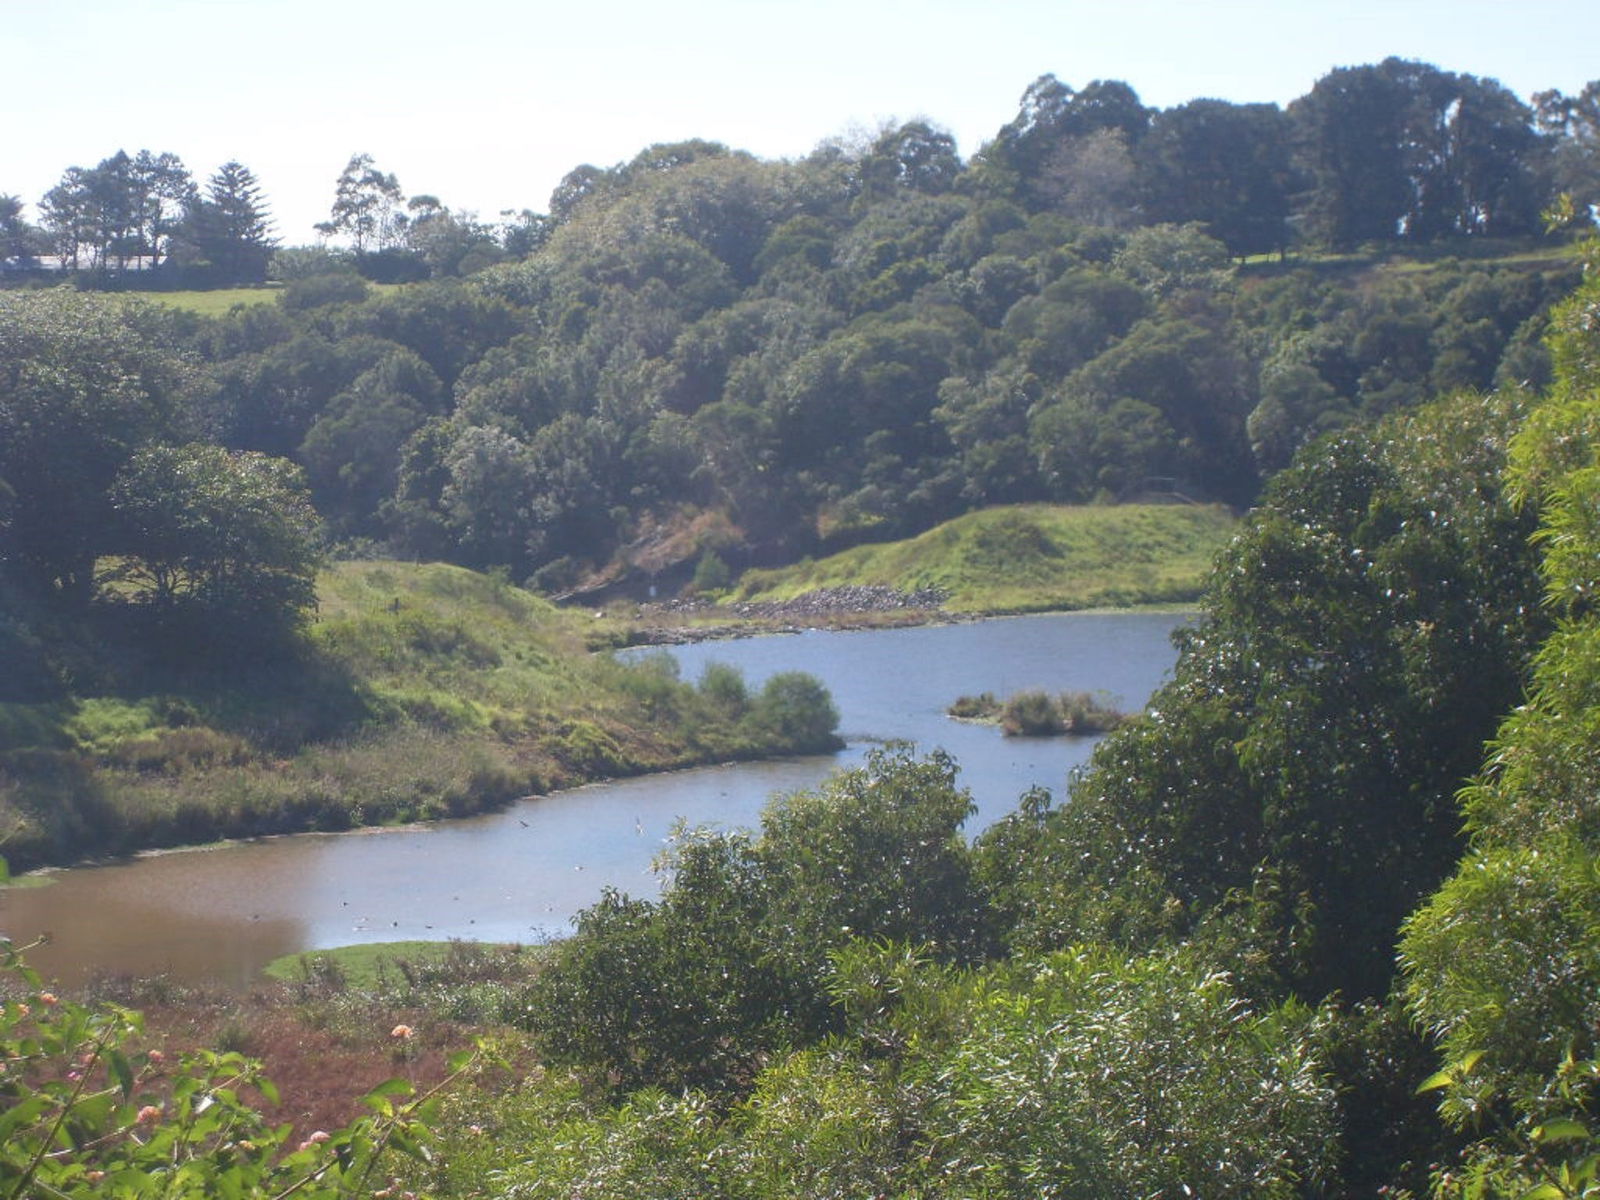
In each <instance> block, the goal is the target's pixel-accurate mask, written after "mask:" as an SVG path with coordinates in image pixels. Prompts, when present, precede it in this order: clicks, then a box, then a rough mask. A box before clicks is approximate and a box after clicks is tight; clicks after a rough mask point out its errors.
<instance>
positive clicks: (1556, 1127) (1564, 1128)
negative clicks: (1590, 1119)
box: [1533, 1119, 1590, 1145]
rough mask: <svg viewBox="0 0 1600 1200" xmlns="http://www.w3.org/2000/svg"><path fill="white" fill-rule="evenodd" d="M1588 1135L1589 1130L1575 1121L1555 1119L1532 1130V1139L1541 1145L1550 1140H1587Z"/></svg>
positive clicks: (1550, 1141)
mask: <svg viewBox="0 0 1600 1200" xmlns="http://www.w3.org/2000/svg"><path fill="white" fill-rule="evenodd" d="M1589 1137H1590V1134H1589V1130H1588V1129H1587V1128H1586V1127H1584V1126H1583V1125H1582V1124H1580V1123H1579V1122H1577V1121H1573V1120H1567V1119H1562V1120H1557V1121H1546V1122H1545V1123H1544V1124H1543V1125H1540V1126H1539V1127H1538V1128H1536V1129H1535V1130H1534V1131H1533V1140H1534V1141H1536V1142H1538V1143H1540V1144H1541V1145H1548V1144H1550V1143H1552V1142H1573V1141H1587V1140H1588V1139H1589Z"/></svg>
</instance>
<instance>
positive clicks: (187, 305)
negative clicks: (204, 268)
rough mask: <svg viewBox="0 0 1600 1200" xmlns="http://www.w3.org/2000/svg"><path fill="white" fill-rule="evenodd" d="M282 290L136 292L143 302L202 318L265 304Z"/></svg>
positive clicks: (240, 289) (223, 289)
mask: <svg viewBox="0 0 1600 1200" xmlns="http://www.w3.org/2000/svg"><path fill="white" fill-rule="evenodd" d="M281 290H282V289H280V288H278V287H276V286H274V285H271V284H268V285H266V286H263V287H237V288H216V289H214V290H212V291H204V292H201V291H185V292H138V293H135V294H136V295H138V296H139V297H140V298H142V299H145V300H154V301H156V302H157V303H160V304H170V305H171V306H172V307H173V308H181V309H184V310H186V311H188V312H192V313H199V314H200V315H201V316H202V317H220V316H223V315H225V314H226V313H227V312H229V311H230V310H231V309H232V308H233V307H234V305H236V304H267V303H270V302H271V301H273V300H276V299H277V298H278V293H279V292H280V291H281Z"/></svg>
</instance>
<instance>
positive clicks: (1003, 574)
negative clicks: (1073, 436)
mask: <svg viewBox="0 0 1600 1200" xmlns="http://www.w3.org/2000/svg"><path fill="white" fill-rule="evenodd" d="M1235 525H1236V522H1235V520H1234V518H1233V517H1232V516H1231V515H1230V514H1229V513H1228V512H1227V510H1225V509H1223V508H1219V507H1215V506H1199V505H1194V506H1189V505H1152V504H1129V505H1120V506H1094V507H1060V506H1052V505H1016V506H1010V507H1003V508H993V509H986V510H984V511H982V512H976V513H971V514H968V515H967V516H964V517H959V518H957V519H956V520H954V521H950V522H948V523H946V524H944V525H941V526H939V527H938V528H936V529H932V530H929V531H928V532H927V533H924V534H922V535H920V536H919V537H914V538H909V539H907V540H906V541H902V542H889V543H884V544H881V545H869V546H856V547H854V548H852V549H850V550H846V551H844V552H843V553H841V554H835V555H832V556H830V557H828V558H824V559H821V560H819V561H817V562H803V563H800V564H798V565H796V566H793V567H785V568H781V569H778V570H772V571H751V572H747V573H746V574H745V575H744V576H743V577H742V578H741V579H740V580H739V583H738V585H737V587H736V588H735V589H734V591H733V593H732V594H731V596H730V599H732V600H735V601H770V600H787V599H792V598H793V597H795V596H799V595H802V594H804V593H806V592H809V591H815V590H817V589H821V588H832V587H844V586H850V585H858V586H865V585H877V586H887V587H893V588H898V589H900V590H902V591H907V592H910V591H915V590H918V589H922V588H937V589H939V590H940V591H942V592H944V593H945V594H946V595H947V596H948V600H947V601H946V604H945V607H946V608H947V609H948V610H950V611H953V612H961V613H999V612H1041V611H1049V610H1055V609H1078V608H1093V607H1101V606H1114V605H1132V604H1160V603H1175V602H1180V601H1187V600H1193V599H1194V598H1195V597H1197V596H1198V595H1199V594H1200V585H1201V581H1202V580H1203V578H1204V576H1205V573H1206V571H1207V569H1208V568H1209V567H1210V565H1211V559H1212V557H1213V556H1214V555H1215V554H1216V552H1217V551H1218V550H1219V549H1220V548H1221V547H1222V545H1223V543H1224V542H1226V541H1227V540H1228V538H1229V537H1230V536H1231V535H1232V533H1233V531H1234V528H1235Z"/></svg>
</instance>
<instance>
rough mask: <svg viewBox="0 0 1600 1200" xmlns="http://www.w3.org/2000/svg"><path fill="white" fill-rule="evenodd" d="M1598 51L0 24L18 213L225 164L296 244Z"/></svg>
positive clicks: (1487, 2) (525, 16) (1420, 41)
mask: <svg viewBox="0 0 1600 1200" xmlns="http://www.w3.org/2000/svg"><path fill="white" fill-rule="evenodd" d="M1597 47H1600V4H1597V3H1595V2H1594V0H1577V2H1571V0H1549V2H1547V3H1545V4H1541V5H1537V6H1535V5H1531V4H1528V3H1526V0H1448V2H1446V0H1339V2H1337V3H1333V2H1327V0H1299V2H1296V0H1272V2H1269V0H1205V2H1202V0H1121V2H1120V3H1102V2H1098V0H1096V2H1091V0H677V2H676V3H671V4H668V3H661V2H659V0H658V2H656V3H649V2H646V0H607V2H606V3H603V4H597V3H593V2H590V3H584V2H583V0H565V2H563V3H559V4H557V3H550V2H549V0H429V2H423V0H0V78H3V79H4V81H5V96H6V100H7V108H8V110H9V111H8V112H7V114H6V117H5V119H4V123H3V125H0V193H10V194H13V195H17V196H20V197H21V198H22V199H23V200H25V201H27V202H28V203H29V204H30V205H33V204H36V203H37V201H38V200H39V198H40V197H41V196H43V195H44V193H45V192H46V191H48V190H49V189H50V188H51V187H53V186H54V185H55V184H56V183H57V182H58V181H59V180H60V178H61V175H62V172H63V171H65V170H66V169H67V168H68V167H70V166H85V167H87V166H93V165H94V164H95V163H97V162H99V161H100V160H102V159H104V158H106V157H108V156H110V155H112V154H114V153H115V152H116V151H117V150H118V149H124V150H127V151H128V152H129V153H130V154H133V153H136V152H137V151H138V150H140V149H149V150H152V151H156V152H158V153H159V152H162V151H171V152H173V153H175V154H177V155H178V156H179V157H180V158H182V159H183V161H184V163H185V164H186V165H187V166H188V168H189V170H190V171H191V173H192V174H193V175H194V176H195V178H196V180H197V181H200V182H202V183H203V182H204V180H205V179H206V178H207V177H209V176H210V174H211V173H212V172H214V171H215V170H216V169H217V167H218V166H220V165H221V164H222V163H224V162H227V161H229V160H230V159H232V160H237V161H239V162H242V163H244V164H245V166H247V167H249V168H250V169H251V170H252V171H253V172H254V173H255V175H256V177H257V178H258V179H259V180H260V182H261V184H262V187H263V190H264V191H265V193H266V195H267V197H268V199H269V200H270V202H271V205H272V210H273V214H274V217H275V220H276V223H277V232H278V235H279V237H280V239H281V240H282V242H283V243H284V244H285V245H301V244H307V243H311V242H313V241H314V240H315V238H316V235H315V233H314V232H313V230H312V226H313V224H314V223H315V222H317V221H320V220H326V219H327V215H328V208H329V205H330V204H331V203H332V200H333V189H334V182H335V180H336V179H337V178H338V175H339V172H340V171H341V170H342V169H343V167H344V165H345V163H346V162H347V161H348V160H349V158H350V157H351V155H352V154H356V153H367V154H370V155H371V156H372V157H373V159H374V161H375V164H376V165H377V167H378V168H379V169H381V170H384V171H387V172H391V173H393V174H394V175H396V176H397V177H398V180H399V183H400V186H401V188H402V189H403V190H404V192H405V193H406V194H407V195H416V194H421V193H427V194H430V195H434V196H437V197H438V198H439V199H440V200H441V201H443V202H444V204H446V205H447V206H448V207H450V208H452V209H457V210H465V211H469V212H474V213H476V214H477V215H478V217H479V218H480V219H483V220H487V221H491V222H492V221H495V220H497V219H498V217H499V214H500V213H501V212H502V211H505V210H512V211H515V210H520V209H529V208H531V209H534V210H535V211H539V212H542V211H544V210H545V209H546V207H547V202H548V199H549V196H550V192H551V190H552V189H553V188H554V187H555V185H556V184H557V183H558V182H559V181H560V179H561V178H562V176H564V175H565V174H566V173H567V172H568V171H569V170H571V169H572V168H573V167H575V166H577V165H579V164H580V163H593V164H595V165H596V166H611V165H614V164H616V163H619V162H622V161H625V160H627V159H629V158H632V157H633V156H634V154H636V153H637V152H638V151H640V150H641V149H643V148H644V147H646V146H649V145H651V144H654V143H657V142H671V141H681V140H684V139H687V138H704V139H707V140H711V141H719V142H723V143H725V144H727V145H729V146H731V147H733V148H735V149H740V150H747V151H750V152H751V153H753V154H756V155H758V156H760V157H762V158H798V157H802V156H804V155H805V154H807V153H809V152H810V151H811V150H812V149H814V148H815V147H816V146H817V145H818V143H820V142H823V141H826V140H828V139H830V138H837V137H845V138H850V137H853V136H859V135H861V134H862V133H869V132H871V131H873V130H876V129H877V128H879V127H880V126H882V125H883V124H884V123H887V122H900V121H906V120H911V119H913V118H923V119H927V120H930V121H932V122H933V123H934V124H936V125H939V126H941V127H943V128H945V129H947V130H949V131H950V132H951V133H952V134H954V135H955V137H956V140H957V144H958V147H959V149H960V152H961V153H962V154H963V155H970V154H971V153H973V152H974V151H975V150H977V149H978V148H979V147H980V146H981V145H982V144H983V143H984V142H985V141H987V140H988V139H989V138H991V137H992V136H993V135H994V133H995V131H996V130H998V129H999V128H1000V126H1001V125H1003V124H1005V123H1006V122H1007V121H1009V120H1010V119H1011V118H1012V117H1013V116H1015V115H1016V112H1017V106H1018V101H1019V100H1020V98H1021V95H1022V93H1023V91H1024V89H1025V88H1027V86H1028V85H1029V84H1030V83H1031V82H1033V81H1034V80H1035V79H1037V78H1038V77H1039V76H1040V75H1043V74H1045V73H1047V72H1048V73H1052V74H1054V75H1055V76H1056V77H1057V78H1058V79H1060V80H1062V81H1063V82H1065V83H1067V84H1070V85H1072V86H1075V87H1081V86H1082V85H1084V84H1086V83H1088V82H1090V81H1091V80H1094V79H1120V80H1123V81H1125V82H1127V83H1129V84H1131V85H1132V86H1133V87H1134V88H1135V90H1137V91H1138V93H1139V95H1140V97H1141V99H1143V101H1144V102H1145V103H1146V104H1147V105H1151V106H1155V107H1161V108H1166V107H1171V106H1173V105H1177V104H1181V103H1184V102H1185V101H1188V100H1193V99H1197V98H1199V97H1215V98H1220V99H1226V100H1232V101H1236V102H1241V103H1243V102H1256V101H1270V102H1276V103H1279V104H1287V103H1288V102H1289V101H1291V100H1293V99H1294V98H1296V97H1297V96H1301V95H1304V94H1305V93H1306V92H1307V91H1309V90H1310V89H1311V86H1312V85H1313V84H1314V83H1315V82H1316V80H1317V79H1318V78H1320V77H1321V76H1323V75H1325V74H1327V72H1328V71H1330V70H1332V69H1333V68H1335V67H1340V66H1355V65H1359V64H1362V63H1375V62H1378V61H1381V60H1382V59H1383V58H1386V57H1388V56H1389V55H1398V56H1400V57H1402V58H1413V59H1420V60H1422V61H1425V62H1430V63H1433V64H1434V65H1436V66H1438V67H1441V68H1444V69H1446V70H1450V71H1458V72H1465V73H1468V74H1473V75H1479V76H1486V77H1491V78H1494V79H1498V80H1499V81H1500V82H1501V83H1503V84H1504V85H1505V86H1506V87H1508V88H1510V89H1511V90H1512V91H1513V92H1515V93H1517V94H1518V95H1519V96H1521V97H1523V98H1524V99H1527V98H1529V97H1530V96H1531V95H1532V94H1533V93H1534V92H1537V91H1542V90H1545V89H1548V88H1556V89H1558V90H1560V91H1563V92H1566V93H1569V94H1570V93H1574V92H1577V91H1579V90H1580V89H1581V88H1582V87H1583V85H1584V84H1585V83H1586V82H1588V81H1589V80H1590V79H1594V78H1597V77H1600V51H1597V49H1596V48H1597ZM35 213H36V210H35Z"/></svg>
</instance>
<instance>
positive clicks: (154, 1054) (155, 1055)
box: [145, 1050, 167, 1063]
mask: <svg viewBox="0 0 1600 1200" xmlns="http://www.w3.org/2000/svg"><path fill="white" fill-rule="evenodd" d="M145 1057H146V1058H148V1059H149V1060H150V1061H151V1062H153V1063H159V1062H165V1061H166V1060H167V1056H166V1055H165V1054H163V1053H161V1051H159V1050H152V1051H150V1053H149V1054H147V1055H146V1056H145Z"/></svg>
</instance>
